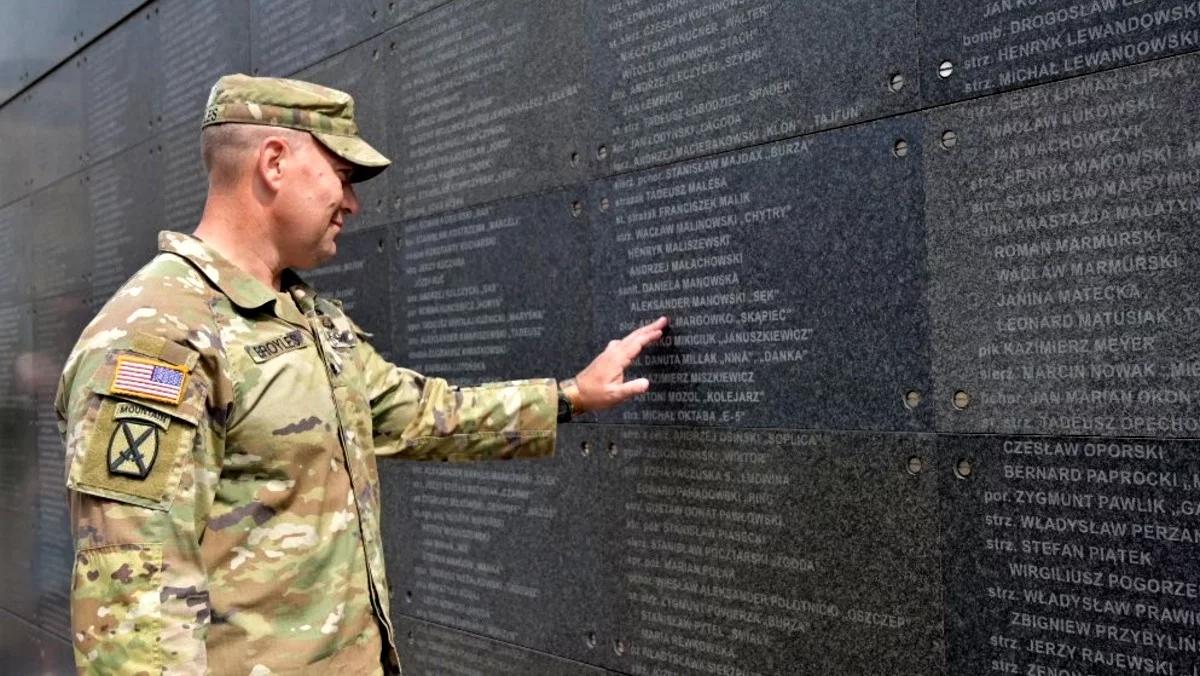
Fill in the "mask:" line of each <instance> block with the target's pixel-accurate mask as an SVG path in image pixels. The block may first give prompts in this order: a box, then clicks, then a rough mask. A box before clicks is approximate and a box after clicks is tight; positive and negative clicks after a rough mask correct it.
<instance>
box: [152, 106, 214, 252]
mask: <svg viewBox="0 0 1200 676" xmlns="http://www.w3.org/2000/svg"><path fill="white" fill-rule="evenodd" d="M200 133H201V132H200V123H199V122H197V121H194V120H193V121H191V122H184V123H182V124H179V125H176V126H174V127H172V128H170V129H168V130H167V131H166V132H164V133H162V134H160V135H159V136H158V141H159V142H161V143H162V146H163V156H162V162H163V167H162V169H163V175H162V193H163V222H162V228H163V229H164V230H179V231H181V232H191V231H192V229H193V228H194V227H195V226H196V224H197V223H199V222H200V215H201V214H202V213H203V212H204V198H205V197H206V196H207V195H208V174H207V173H205V171H204V161H203V158H202V157H201V156H200Z"/></svg>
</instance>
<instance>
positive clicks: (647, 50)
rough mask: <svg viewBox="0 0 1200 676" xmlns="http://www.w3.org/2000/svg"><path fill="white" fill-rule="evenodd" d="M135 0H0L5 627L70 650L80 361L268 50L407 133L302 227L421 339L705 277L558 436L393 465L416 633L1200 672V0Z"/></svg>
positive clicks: (514, 652)
mask: <svg viewBox="0 0 1200 676" xmlns="http://www.w3.org/2000/svg"><path fill="white" fill-rule="evenodd" d="M99 4H106V5H111V7H108V6H106V7H104V8H101V7H99V6H98V3H92V2H82V1H81V0H79V1H77V0H54V2H52V3H49V4H46V3H39V4H38V7H40V9H37V8H35V9H29V8H28V7H25V6H24V5H23V4H22V3H16V5H21V6H20V8H19V9H17V10H13V11H14V12H16V13H17V14H16V16H20V17H25V18H27V19H28V21H26V22H25V23H23V24H22V25H24V26H26V28H27V30H26V32H27V33H28V35H22V36H19V37H17V38H13V39H11V40H7V41H6V40H2V39H0V100H3V103H0V138H2V139H3V141H4V150H3V152H0V541H2V542H4V543H5V544H6V545H7V546H8V548H9V553H10V555H9V556H7V557H5V559H4V560H3V561H2V562H0V672H4V673H63V672H65V671H67V670H69V666H66V665H69V663H70V660H71V654H70V643H69V640H70V638H69V617H68V610H69V594H70V591H69V586H68V585H69V580H70V577H71V569H72V565H73V564H72V561H73V552H72V550H71V539H70V535H69V533H70V530H69V521H70V518H69V515H68V513H67V508H66V502H65V501H64V499H63V485H62V484H63V479H62V477H63V474H64V470H63V461H64V455H63V451H62V448H61V446H60V442H59V438H58V430H57V425H56V421H55V419H54V415H53V412H52V408H51V401H52V396H53V392H54V388H55V386H56V384H57V382H56V379H57V376H58V373H59V371H60V370H61V368H62V361H63V359H64V358H65V355H66V354H67V352H68V351H69V349H70V347H71V345H72V344H73V342H74V340H75V338H76V336H77V335H78V334H79V332H80V330H81V329H82V328H83V326H84V325H85V324H86V323H87V322H88V321H89V320H90V319H91V317H92V316H93V314H94V313H95V311H96V310H97V309H98V308H99V307H100V306H101V305H102V304H103V303H104V302H105V300H106V299H107V298H108V296H109V295H110V294H111V293H112V291H113V290H114V289H115V288H116V287H117V286H118V285H119V284H120V283H121V282H122V281H123V280H124V279H125V278H126V277H127V276H128V275H130V274H132V273H133V272H134V271H135V270H136V269H137V268H138V267H140V266H141V265H142V264H143V263H144V262H145V261H146V260H147V259H148V258H149V257H150V256H152V255H153V253H154V250H155V241H154V233H156V232H157V231H158V230H160V229H164V228H167V229H175V230H181V231H189V230H191V229H192V227H193V226H194V225H195V223H196V222H197V220H198V219H199V217H200V214H201V209H202V207H203V204H204V199H205V191H206V177H205V175H204V170H203V167H202V166H201V163H200V158H199V140H200V134H199V128H198V121H199V117H200V113H201V110H200V108H201V106H202V103H203V101H204V100H205V98H206V96H207V94H208V88H209V86H210V85H211V82H212V81H213V80H214V79H215V78H216V77H217V76H218V75H220V74H222V73H226V72H233V71H240V72H249V73H257V74H264V75H265V74H270V75H280V76H293V75H294V76H296V77H301V78H306V79H310V80H313V81H316V82H320V83H323V84H327V85H330V86H335V87H339V88H342V89H345V90H348V91H349V92H350V93H352V94H353V95H354V96H355V97H356V105H357V113H358V120H359V124H360V126H361V128H362V130H363V135H364V136H365V137H366V138H367V139H368V140H369V141H370V142H371V143H372V144H374V145H375V146H376V147H377V148H379V149H380V150H381V151H383V152H384V153H385V154H387V155H388V156H390V157H391V158H392V159H393V160H394V161H395V165H394V166H393V167H392V168H391V169H390V170H389V171H388V172H386V173H385V174H383V176H381V177H380V178H377V179H375V180H373V181H371V182H368V183H364V184H358V185H356V186H355V190H356V195H357V197H358V198H359V202H360V204H361V211H360V213H359V214H358V216H357V218H354V219H351V220H350V223H349V226H348V227H347V229H346V231H345V232H343V233H342V234H341V235H340V237H339V240H338V248H339V256H338V257H337V258H336V259H335V260H333V261H331V262H330V263H329V264H327V265H325V266H323V267H321V268H319V269H316V270H312V271H305V272H302V273H301V275H302V277H304V278H305V279H306V280H307V281H308V282H309V283H310V284H312V285H314V286H315V287H317V289H318V290H320V291H321V292H322V293H324V294H327V295H329V296H331V297H333V298H336V299H338V300H339V301H340V302H341V303H342V304H343V305H344V307H345V308H346V309H347V311H348V312H349V313H350V315H351V316H352V317H354V318H355V320H356V321H357V323H358V324H359V325H360V326H361V328H362V329H363V330H364V331H365V332H366V333H368V334H370V340H371V341H372V343H373V344H374V345H375V347H376V348H377V349H378V350H379V351H380V352H381V353H382V354H383V355H384V356H385V357H386V358H388V359H391V360H393V361H395V362H396V363H398V364H401V365H403V366H407V367H411V368H414V369H416V370H418V371H421V372H424V373H427V374H429V375H433V376H441V377H446V378H448V379H450V380H452V381H454V382H456V383H459V384H463V385H470V384H474V383H480V382H486V381H492V380H501V379H511V378H522V377H541V376H547V377H554V378H564V377H567V376H570V375H573V374H574V373H575V372H577V371H578V370H579V369H580V368H581V367H583V366H584V365H585V364H586V363H587V362H588V361H589V360H590V359H591V358H592V357H593V356H594V355H595V354H596V353H597V352H599V351H600V350H601V349H603V347H604V346H605V345H606V344H607V342H608V341H609V340H610V339H613V338H616V337H619V336H620V335H622V334H623V333H625V332H627V331H629V330H630V329H632V328H633V327H635V326H637V325H639V324H640V323H642V322H645V321H649V320H652V319H654V318H655V317H657V316H659V315H663V314H666V315H670V316H671V317H672V319H673V325H672V327H671V329H670V330H669V332H668V334H667V336H666V337H665V339H664V340H663V341H662V343H661V344H659V345H657V346H655V347H653V348H651V349H649V350H648V351H646V352H645V353H644V354H643V355H642V356H641V357H640V358H639V359H638V360H637V361H636V362H635V363H633V364H632V365H631V367H630V371H629V374H630V376H631V377H641V376H645V377H648V378H650V379H651V381H652V382H653V383H654V385H653V388H652V390H651V392H650V393H649V394H648V395H647V396H645V397H643V398H641V399H640V400H638V401H636V402H632V403H631V404H630V405H628V406H625V407H623V408H621V409H618V410H615V411H611V412H605V413H601V414H589V415H587V416H583V417H581V418H579V419H577V420H576V421H574V422H572V423H569V424H565V425H563V426H562V427H561V428H560V430H559V437H558V446H557V449H556V454H555V455H554V456H553V457H550V458H544V459H540V460H536V461H533V460H530V461H512V462H503V463H502V462H494V463H480V464H443V463H429V464H424V463H405V462H392V461H385V462H382V463H381V464H380V474H381V477H382V482H383V504H384V505H385V512H386V514H385V515H384V517H383V519H382V521H383V524H384V529H385V535H386V551H387V560H388V565H389V577H390V581H391V583H392V585H393V590H392V591H393V593H392V601H393V607H392V609H391V611H392V615H393V617H394V619H395V623H396V626H397V629H398V637H399V639H400V650H401V654H402V657H403V659H404V667H405V672H406V673H414V674H446V673H450V674H571V675H574V674H579V675H581V676H598V675H601V674H636V675H643V674H646V675H649V674H664V675H665V674H744V675H747V676H749V675H766V674H836V675H839V676H840V675H860V674H861V675H875V674H888V675H902V676H907V675H912V676H929V675H930V674H945V675H948V676H950V675H952V676H981V675H984V674H1033V675H1037V676H1082V675H1088V676H1119V675H1128V674H1130V673H1166V674H1172V675H1173V676H1195V675H1196V674H1200V658H1197V655H1200V639H1197V638H1196V636H1197V627H1200V573H1198V572H1197V568H1196V566H1195V565H1194V563H1193V562H1194V561H1195V558H1196V556H1195V554H1196V547H1197V546H1198V544H1197V543H1200V448H1198V447H1197V443H1200V403H1198V401H1200V349H1198V348H1197V347H1196V346H1197V345H1200V302H1198V301H1197V300H1196V299H1197V298H1200V277H1198V276H1197V269H1200V268H1198V265H1197V263H1198V256H1200V243H1198V242H1200V239H1198V238H1197V237H1196V235H1195V233H1196V224H1197V223H1198V222H1200V221H1198V220H1197V219H1198V216H1197V215H1198V214H1200V198H1197V196H1196V195H1197V186H1198V185H1200V135H1198V134H1197V133H1196V131H1195V130H1196V129H1197V128H1200V119H1197V116H1198V115H1200V113H1197V112H1196V106H1195V101H1196V100H1197V97H1198V94H1200V91H1198V84H1197V82H1200V79H1198V77H1197V73H1200V53H1198V52H1200V49H1198V47H1200V7H1198V6H1197V4H1196V3H1195V2H1189V1H1186V0H1157V1H1141V2H1138V1H1134V0H1128V1H1126V0H1089V1H1086V2H1084V1H1077V0H1054V1H1049V0H1043V1H1042V2H1026V1H1023V0H988V1H986V2H984V1H980V0H969V1H966V2H950V1H948V0H887V1H884V2H867V1H866V0H845V1H843V2H824V3H804V2H770V1H767V0H564V1H562V2H553V3H551V2H538V1H537V0H512V1H506V0H396V1H395V2H392V1H389V0H314V1H313V2H306V3H294V2H289V1H285V0H196V1H192V0H153V1H151V2H144V3H99ZM16 5H14V6H16ZM35 10H37V11H35ZM39 12H40V13H39ZM0 13H2V12H0ZM47 13H57V14H58V15H60V17H62V16H66V17H69V18H65V19H62V20H61V21H58V22H51V21H50V20H49V19H47V18H46V17H45V16H43V14H47ZM35 14H36V16H34V15H35ZM27 15H28V16H27ZM9 23H10V22H5V21H0V37H4V36H7V35H8V33H10V32H11V29H10V28H9V26H8V24H9ZM18 23H20V22H18ZM36 36H42V38H37V37H36ZM38 39H42V40H43V42H42V44H41V47H40V49H39V50H37V51H38V54H34V55H32V56H30V55H29V54H26V56H27V57H28V60H27V61H24V62H17V61H13V59H10V58H8V57H9V55H11V54H17V53H26V52H28V51H29V50H30V49H31V45H35V44H36V41H37V40H38ZM68 43H70V44H71V47H70V49H67V44H68ZM20 50H24V52H20ZM53 64H56V65H57V67H53V68H51V67H50V66H51V65H53ZM26 70H29V71H30V72H31V73H33V74H32V75H30V76H29V78H28V81H26V78H25V77H24V74H25V71H26ZM35 80H36V81H35Z"/></svg>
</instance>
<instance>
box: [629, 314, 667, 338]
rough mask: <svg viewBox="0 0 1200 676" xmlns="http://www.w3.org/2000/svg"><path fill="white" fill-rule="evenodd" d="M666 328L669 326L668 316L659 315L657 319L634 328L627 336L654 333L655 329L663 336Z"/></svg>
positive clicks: (634, 336) (632, 336) (636, 336)
mask: <svg viewBox="0 0 1200 676" xmlns="http://www.w3.org/2000/svg"><path fill="white" fill-rule="evenodd" d="M666 328H667V318H666V317H659V318H658V319H655V320H654V321H652V322H650V323H649V324H644V325H642V326H639V327H638V328H636V329H634V330H633V331H631V332H630V333H629V335H628V336H627V338H640V337H641V336H644V335H647V334H651V333H654V332H655V331H657V332H658V333H659V335H660V336H661V335H662V332H663V330H665V329H666Z"/></svg>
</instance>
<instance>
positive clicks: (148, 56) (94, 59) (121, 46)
mask: <svg viewBox="0 0 1200 676" xmlns="http://www.w3.org/2000/svg"><path fill="white" fill-rule="evenodd" d="M157 22H158V15H157V14H155V12H154V7H147V8H146V9H143V10H141V11H140V12H139V14H137V15H135V16H134V17H131V18H130V19H129V20H126V21H123V22H121V23H120V24H119V25H118V26H116V27H115V28H113V30H112V31H110V32H109V33H108V34H107V35H106V36H105V38H104V39H103V40H101V41H99V42H96V43H95V44H92V45H89V46H88V48H87V49H86V50H84V52H83V54H82V56H81V57H80V58H81V59H82V62H83V66H82V70H83V114H84V120H83V121H84V134H85V146H84V147H85V151H84V152H85V153H86V156H85V159H86V160H87V163H88V164H90V163H92V162H96V161H99V160H102V159H104V158H106V157H108V156H109V155H113V154H115V153H117V152H120V151H122V150H125V149H126V148H129V147H131V146H133V145H135V144H137V143H139V142H141V141H143V140H145V139H147V138H149V137H150V136H151V135H152V134H153V133H154V131H155V124H156V123H157V121H158V116H159V115H160V114H161V111H162V101H161V100H159V97H157V96H155V93H154V92H153V90H152V88H151V87H148V86H146V84H147V82H148V80H149V74H150V73H154V72H157V71H158V70H159V69H160V68H161V64H162V56H161V52H160V49H168V48H169V45H160V44H159V41H158V25H157ZM72 104H73V105H78V99H75V100H73V101H72Z"/></svg>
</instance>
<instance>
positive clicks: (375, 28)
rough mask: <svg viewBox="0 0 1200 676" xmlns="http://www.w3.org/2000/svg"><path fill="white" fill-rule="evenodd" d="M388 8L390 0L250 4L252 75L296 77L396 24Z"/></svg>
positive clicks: (257, 0) (263, 1) (259, 0)
mask: <svg viewBox="0 0 1200 676" xmlns="http://www.w3.org/2000/svg"><path fill="white" fill-rule="evenodd" d="M388 4H389V3H388V2H387V0H315V1H313V2H304V3H296V2H292V0H250V63H251V73H252V74H253V75H269V76H273V77H280V76H287V75H292V74H293V73H296V72H297V71H299V70H300V69H302V68H304V67H306V66H310V65H312V64H314V63H316V62H318V61H320V60H322V59H324V58H326V57H328V56H329V55H331V54H335V53H337V52H340V51H342V50H343V49H346V48H347V47H350V46H351V45H354V44H357V43H359V42H361V41H363V40H365V39H367V38H368V37H371V36H373V35H376V34H378V33H380V32H381V31H383V30H384V29H385V28H387V27H388V25H389V24H390V23H391V22H390V19H389V18H388ZM391 4H392V5H395V3H394V2H393V3H391Z"/></svg>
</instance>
